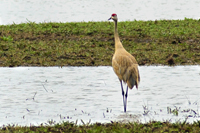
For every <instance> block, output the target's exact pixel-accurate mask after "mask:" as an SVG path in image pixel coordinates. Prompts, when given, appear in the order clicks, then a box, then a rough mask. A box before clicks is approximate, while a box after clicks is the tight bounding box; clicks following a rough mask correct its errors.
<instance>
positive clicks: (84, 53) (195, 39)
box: [0, 19, 200, 67]
mask: <svg viewBox="0 0 200 133" xmlns="http://www.w3.org/2000/svg"><path fill="white" fill-rule="evenodd" d="M113 27H114V24H113V22H77V23H40V24H36V23H33V22H29V23H26V24H12V25H6V26H0V66H11V67H12V66H99V65H111V59H112V55H113V53H114V37H113ZM118 29H119V36H120V39H121V41H122V43H123V45H124V47H125V48H126V49H127V51H128V52H130V53H131V54H132V55H134V56H135V58H136V59H137V61H138V63H139V64H140V65H151V64H163V65H186V64H200V20H193V19H185V20H159V21H130V22H128V21H127V22H119V24H118Z"/></svg>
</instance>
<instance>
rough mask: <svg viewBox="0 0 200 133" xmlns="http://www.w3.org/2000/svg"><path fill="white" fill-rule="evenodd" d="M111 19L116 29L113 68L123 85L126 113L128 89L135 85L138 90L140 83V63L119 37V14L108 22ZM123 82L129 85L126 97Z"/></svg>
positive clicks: (114, 15)
mask: <svg viewBox="0 0 200 133" xmlns="http://www.w3.org/2000/svg"><path fill="white" fill-rule="evenodd" d="M110 19H112V20H113V21H114V24H115V27H114V37H115V53H114V55H113V58H112V67H113V70H114V72H115V74H116V75H117V76H118V78H119V81H120V83H121V89H122V97H123V104H124V112H126V105H127V97H128V88H130V89H132V88H133V87H134V85H135V86H136V88H137V89H138V84H139V82H140V75H139V70H138V63H137V61H136V59H135V58H134V57H133V56H132V55H131V54H130V53H128V52H127V51H126V50H125V49H124V47H123V45H122V43H121V41H120V39H119V35H118V31H117V20H118V19H117V14H112V15H111V17H110V18H109V19H108V20H110ZM122 81H123V82H124V83H126V84H127V89H126V94H125V95H124V89H123V85H122ZM124 96H125V98H124Z"/></svg>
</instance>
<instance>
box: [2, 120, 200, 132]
mask: <svg viewBox="0 0 200 133" xmlns="http://www.w3.org/2000/svg"><path fill="white" fill-rule="evenodd" d="M199 131H200V121H198V122H195V123H193V124H188V123H184V122H183V123H169V122H162V123H161V122H149V123H147V124H139V123H136V122H135V123H127V124H122V123H116V122H113V123H107V124H101V123H95V124H89V125H88V124H85V125H82V126H80V125H79V126H78V125H76V124H74V123H69V122H64V123H61V124H55V125H53V126H51V125H46V126H43V125H41V126H31V127H20V126H5V127H3V128H1V129H0V132H15V133H22V132H27V133H28V132H38V133H39V132H41V133H45V132H46V133H49V132H52V133H53V132H56V133H62V132H66V133H146V132H154V133H155V132H158V133H162V132H166V133H169V132H170V133H171V132H175V133H178V132H194V133H197V132H199Z"/></svg>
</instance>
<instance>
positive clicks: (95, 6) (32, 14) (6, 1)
mask: <svg viewBox="0 0 200 133" xmlns="http://www.w3.org/2000/svg"><path fill="white" fill-rule="evenodd" d="M199 8H200V2H199V1H198V0H190V1H188V0H176V1H174V0H167V1H166V0H164V1H160V0H135V1H132V0H126V1H120V0H117V1H116V0H115V1H108V0H103V1H92V0H87V1H86V0H85V1H82V0H73V1H72V0H67V1H66V0H48V1H47V0H34V1H33V0H32V1H30V0H23V1H16V0H3V1H1V4H0V13H1V14H0V24H4V25H5V24H12V23H17V24H18V23H22V22H23V23H27V22H29V21H32V22H36V23H40V22H74V21H75V22H81V21H85V22H88V21H107V19H108V17H110V14H111V13H117V14H118V16H119V18H120V19H119V21H128V20H132V21H133V20H135V19H136V20H160V19H184V18H185V17H186V18H193V19H199Z"/></svg>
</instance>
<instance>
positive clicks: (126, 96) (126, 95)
mask: <svg viewBox="0 0 200 133" xmlns="http://www.w3.org/2000/svg"><path fill="white" fill-rule="evenodd" d="M127 98H128V85H127V88H126V94H125V102H124V104H125V107H124V108H125V109H126V105H127ZM124 112H126V110H125V111H124Z"/></svg>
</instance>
